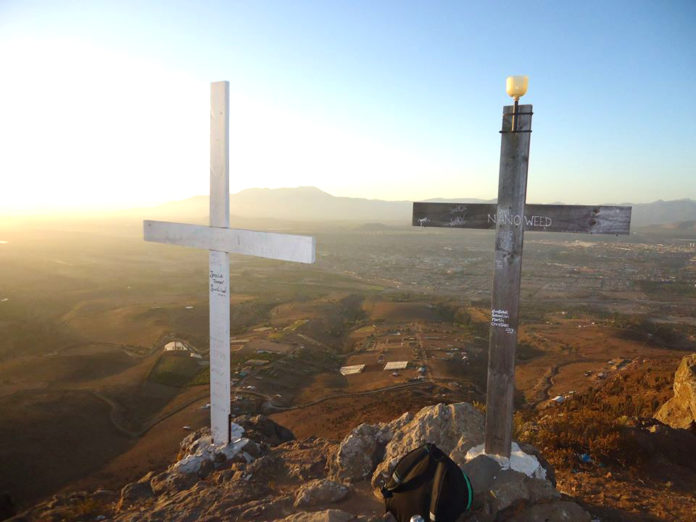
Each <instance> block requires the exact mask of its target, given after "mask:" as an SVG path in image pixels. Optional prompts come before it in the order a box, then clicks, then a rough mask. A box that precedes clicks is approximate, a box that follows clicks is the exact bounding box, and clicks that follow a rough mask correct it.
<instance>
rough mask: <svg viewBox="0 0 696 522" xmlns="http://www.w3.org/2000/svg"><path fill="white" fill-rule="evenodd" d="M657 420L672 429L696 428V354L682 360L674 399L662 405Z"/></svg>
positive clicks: (677, 375)
mask: <svg viewBox="0 0 696 522" xmlns="http://www.w3.org/2000/svg"><path fill="white" fill-rule="evenodd" d="M655 418H656V419H657V420H659V421H660V422H663V423H665V424H667V425H668V426H671V427H672V428H679V429H693V428H694V427H696V353H692V354H691V355H687V356H686V357H684V358H683V359H682V360H681V363H680V364H679V368H677V372H676V373H675V374H674V397H672V398H671V399H670V400H668V401H667V402H666V403H664V404H663V405H662V407H661V408H660V409H659V410H658V412H657V413H656V414H655Z"/></svg>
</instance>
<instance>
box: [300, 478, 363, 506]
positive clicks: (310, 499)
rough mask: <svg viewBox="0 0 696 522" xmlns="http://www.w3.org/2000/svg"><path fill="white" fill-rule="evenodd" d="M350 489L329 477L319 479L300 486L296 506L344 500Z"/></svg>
mask: <svg viewBox="0 0 696 522" xmlns="http://www.w3.org/2000/svg"><path fill="white" fill-rule="evenodd" d="M349 493H350V489H348V488H347V487H346V486H344V485H342V484H339V483H338V482H334V481H332V480H328V479H317V480H312V481H311V482H308V483H307V484H304V485H303V486H301V487H300V489H299V490H298V491H297V494H296V495H295V503H294V506H295V507H306V506H315V505H317V504H328V503H332V502H338V501H340V500H343V499H344V498H346V497H347V496H348V494H349Z"/></svg>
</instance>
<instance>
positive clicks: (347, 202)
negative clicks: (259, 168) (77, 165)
mask: <svg viewBox="0 0 696 522" xmlns="http://www.w3.org/2000/svg"><path fill="white" fill-rule="evenodd" d="M427 201H434V202H462V203H495V199H492V200H481V199H471V198H460V199H457V198H446V199H444V198H437V199H429V200H427ZM622 204H623V205H630V206H632V207H633V212H632V220H631V221H632V223H631V228H632V229H635V228H637V227H645V226H648V225H663V224H670V223H682V222H688V221H696V201H694V200H691V199H680V200H675V201H662V200H659V201H655V202H653V203H639V204H631V203H622ZM411 208H412V202H411V201H384V200H380V199H365V198H347V197H337V196H332V195H331V194H328V193H326V192H324V191H322V190H319V189H318V188H316V187H298V188H280V189H258V188H254V189H247V190H243V191H241V192H238V193H237V194H232V195H231V196H230V213H231V214H232V215H233V216H238V217H240V218H254V219H258V218H266V219H273V220H283V221H321V222H335V221H352V222H361V223H375V222H379V223H385V224H402V225H404V224H408V223H410V222H411ZM141 210H142V209H141ZM146 210H147V213H148V217H151V218H153V219H176V220H177V221H181V220H193V221H196V222H205V221H206V220H207V216H208V197H207V196H196V197H193V198H189V199H185V200H183V201H176V202H172V203H167V204H165V205H161V206H159V207H155V208H151V209H146Z"/></svg>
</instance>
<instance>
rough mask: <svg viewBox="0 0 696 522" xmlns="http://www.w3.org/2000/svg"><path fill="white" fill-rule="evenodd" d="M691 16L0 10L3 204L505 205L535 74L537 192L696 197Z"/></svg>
mask: <svg viewBox="0 0 696 522" xmlns="http://www.w3.org/2000/svg"><path fill="white" fill-rule="evenodd" d="M694 26H696V4H694V3H693V2H690V1H684V2H678V1H675V2H659V3H658V2H610V3H607V2H581V3H577V2H576V3H572V4H571V3H558V2H532V3H530V4H529V5H522V4H520V3H519V2H514V3H507V2H480V3H468V2H437V3H423V2H319V1H316V2H196V3H189V2H135V1H123V0H119V1H112V2H108V1H92V2H69V3H68V2H48V1H26V0H23V1H12V0H9V1H8V0H6V1H3V2H2V3H0V68H1V70H2V72H3V74H2V80H1V81H0V150H1V152H0V176H2V187H1V190H0V213H8V212H9V213H12V212H17V213H26V212H45V211H50V210H56V209H67V208H79V209H84V210H94V209H102V208H128V207H137V206H143V205H153V204H158V203H163V202H167V201H172V200H178V199H184V198H188V197H191V196H195V195H201V194H207V192H208V141H209V135H208V133H209V122H208V114H209V84H210V82H211V81H218V80H229V81H230V94H231V116H230V130H231V133H230V134H231V137H230V150H231V164H230V190H231V191H232V192H237V191H240V190H243V189H246V188H251V187H270V188H276V187H295V186H316V187H318V188H320V189H322V190H324V191H326V192H329V193H331V194H333V195H336V196H355V197H367V198H379V199H387V200H422V199H427V198H433V197H445V198H454V197H472V198H493V197H495V196H496V194H497V181H498V180H497V175H498V159H499V157H498V156H499V146H500V138H499V134H498V130H499V125H500V113H501V107H502V105H504V104H508V103H509V102H510V101H509V98H507V96H506V94H505V78H506V76H508V75H510V74H526V75H528V76H529V91H528V93H527V95H526V96H525V97H524V98H523V99H522V103H532V104H534V123H533V128H534V133H533V136H532V145H531V160H530V170H529V189H528V201H530V202H531V201H533V202H539V203H547V202H553V201H564V202H566V203H608V202H614V203H620V202H635V203H638V202H648V201H654V200H657V199H664V200H670V199H680V198H696V181H694V174H696V173H695V172H694V165H696V146H694V144H695V143H696V125H694V123H693V121H692V120H693V115H692V113H691V112H690V111H689V110H687V107H688V106H689V100H690V99H691V97H692V93H691V91H690V88H691V87H692V86H693V85H695V84H696V32H694V30H693V28H694Z"/></svg>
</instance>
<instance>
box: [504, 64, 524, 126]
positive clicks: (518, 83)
mask: <svg viewBox="0 0 696 522" xmlns="http://www.w3.org/2000/svg"><path fill="white" fill-rule="evenodd" d="M528 86H529V77H527V76H508V77H507V80H506V81H505V91H506V92H507V93H508V96H510V98H512V99H513V100H515V108H514V110H513V111H512V132H517V102H518V101H519V100H520V98H521V97H522V96H524V95H525V94H527V87H528Z"/></svg>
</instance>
